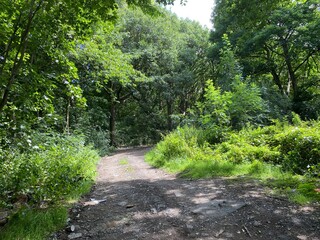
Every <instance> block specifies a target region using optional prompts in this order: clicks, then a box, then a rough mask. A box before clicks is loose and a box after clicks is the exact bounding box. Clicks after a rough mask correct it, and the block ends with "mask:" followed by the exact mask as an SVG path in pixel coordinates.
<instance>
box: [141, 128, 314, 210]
mask: <svg viewBox="0 0 320 240" xmlns="http://www.w3.org/2000/svg"><path fill="white" fill-rule="evenodd" d="M273 128H276V127H273ZM271 130H272V131H271ZM280 130H281V129H280V128H279V129H270V128H264V129H253V130H250V129H249V130H246V131H243V132H240V133H230V134H229V138H228V139H227V140H226V141H224V142H221V143H218V144H216V145H214V146H209V144H207V143H206V141H205V140H203V138H204V137H203V136H205V134H203V131H201V130H197V129H195V128H180V129H177V130H176V131H174V132H172V133H170V134H169V135H167V136H166V137H165V138H164V139H163V141H161V142H160V143H158V144H157V146H156V147H155V148H154V149H153V150H151V151H150V152H149V153H147V155H146V161H147V162H148V163H150V164H151V165H152V166H155V167H161V168H163V169H165V170H167V171H169V172H171V173H178V174H179V176H181V177H185V178H191V179H198V178H212V177H220V176H221V177H222V176H224V177H225V176H227V177H231V176H245V177H247V178H252V179H258V180H260V182H262V183H263V184H265V185H266V186H268V187H270V188H271V189H272V190H273V192H274V193H275V194H281V195H285V196H286V197H288V199H290V200H291V201H293V202H296V203H299V204H307V203H311V202H320V193H319V186H320V181H319V178H318V176H317V175H314V173H316V171H314V172H311V173H312V174H313V175H312V174H310V173H309V172H308V171H307V172H306V174H298V173H295V172H294V171H290V169H296V165H294V163H295V162H293V161H287V162H284V161H281V159H287V158H289V157H292V156H291V155H289V154H286V153H282V152H279V149H281V147H282V146H283V145H284V144H282V142H281V144H278V145H276V143H277V141H278V142H279V138H277V139H275V137H274V136H275V135H276V134H275V133H277V132H280ZM288 132H289V134H291V133H292V129H289V131H288ZM305 132H306V131H305ZM305 132H304V134H305ZM277 136H278V135H277ZM274 139H275V140H274ZM270 145H273V146H274V147H270ZM290 153H292V152H290ZM301 161H302V160H301ZM277 162H278V164H277ZM298 164H300V162H299V163H298ZM293 165H294V167H295V168H293V167H292V166H293ZM315 166H316V165H315ZM318 166H319V165H318Z"/></svg>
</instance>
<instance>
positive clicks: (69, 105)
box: [64, 98, 71, 135]
mask: <svg viewBox="0 0 320 240" xmlns="http://www.w3.org/2000/svg"><path fill="white" fill-rule="evenodd" d="M70 109H71V100H70V98H68V102H67V108H66V128H65V130H64V131H65V133H66V134H68V135H69V134H70Z"/></svg>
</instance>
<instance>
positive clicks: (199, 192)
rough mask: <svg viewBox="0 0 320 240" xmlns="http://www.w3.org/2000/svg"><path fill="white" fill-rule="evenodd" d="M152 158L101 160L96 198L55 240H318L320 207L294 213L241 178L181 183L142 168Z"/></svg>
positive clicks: (134, 152) (122, 155) (129, 153)
mask: <svg viewBox="0 0 320 240" xmlns="http://www.w3.org/2000/svg"><path fill="white" fill-rule="evenodd" d="M148 150H149V149H148V148H136V149H126V150H119V151H117V152H116V153H115V154H114V155H113V156H109V157H105V158H103V159H102V160H101V162H100V164H99V166H98V172H99V176H98V179H97V183H96V185H95V187H94V188H93V190H92V192H91V193H90V194H88V195H87V196H85V197H84V198H83V199H82V200H81V201H80V202H79V203H78V204H76V205H75V206H74V208H73V209H71V210H70V215H71V217H70V221H69V227H68V228H66V230H64V231H61V232H59V233H56V234H55V235H53V236H52V237H51V239H96V240H98V239H99V240H101V239H106V240H129V239H130V240H134V239H147V240H149V239H166V240H171V239H172V240H173V239H204V240H209V239H212V240H214V239H237V240H241V239H266V240H273V239H283V240H284V239H287V240H289V239H290V240H293V239H307V240H316V239H317V240H319V239H320V209H319V206H299V205H295V204H293V203H290V202H289V201H287V200H286V199H284V198H280V197H275V196H272V195H271V194H270V191H269V190H268V189H267V188H265V187H263V186H261V185H260V184H259V182H258V181H252V180H247V179H244V178H237V179H234V178H233V179H232V178H215V179H205V180H192V181H191V180H186V179H179V178H177V177H176V176H175V175H172V174H168V173H165V172H164V171H162V170H159V169H155V168H152V167H150V166H149V165H148V164H147V163H145V162H144V159H143V156H144V154H145V153H146V152H147V151H148ZM70 226H72V227H71V228H72V230H73V231H71V230H70ZM73 228H74V229H73Z"/></svg>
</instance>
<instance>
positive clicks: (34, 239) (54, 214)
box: [0, 181, 94, 240]
mask: <svg viewBox="0 0 320 240" xmlns="http://www.w3.org/2000/svg"><path fill="white" fill-rule="evenodd" d="M93 183H94V182H93V181H86V182H82V183H81V184H80V185H79V186H78V187H77V188H75V189H74V191H72V192H71V193H70V194H69V195H68V196H66V198H65V199H66V200H65V201H63V202H60V203H56V204H54V205H49V206H47V207H45V208H44V209H40V208H39V207H23V208H21V209H20V210H19V211H18V212H17V213H16V214H14V215H13V216H12V217H11V218H10V219H9V222H8V224H6V225H5V226H4V227H3V228H0V239H6V240H43V239H46V238H48V236H49V235H50V234H52V233H53V232H55V231H58V230H59V229H62V228H63V227H64V226H65V225H66V223H67V218H68V210H69V208H71V207H72V204H73V203H75V202H77V201H78V200H79V199H80V197H81V196H82V195H84V194H87V193H88V192H89V191H90V190H91V187H92V185H93Z"/></svg>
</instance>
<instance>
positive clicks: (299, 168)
mask: <svg viewBox="0 0 320 240" xmlns="http://www.w3.org/2000/svg"><path fill="white" fill-rule="evenodd" d="M296 121H297V120H295V122H296ZM299 124H300V126H291V127H287V128H286V129H285V131H283V132H281V133H279V134H277V135H276V136H275V141H274V144H275V146H277V147H278V149H279V152H280V153H281V156H282V158H281V160H282V161H281V164H282V165H283V166H284V167H285V168H286V169H288V170H292V171H294V172H296V173H299V174H305V173H307V172H309V173H310V171H314V172H313V174H315V175H317V176H319V172H317V170H316V169H317V168H319V164H320V160H319V159H320V150H319V146H320V131H319V127H320V125H319V122H310V123H307V122H304V123H302V122H299Z"/></svg>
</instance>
